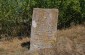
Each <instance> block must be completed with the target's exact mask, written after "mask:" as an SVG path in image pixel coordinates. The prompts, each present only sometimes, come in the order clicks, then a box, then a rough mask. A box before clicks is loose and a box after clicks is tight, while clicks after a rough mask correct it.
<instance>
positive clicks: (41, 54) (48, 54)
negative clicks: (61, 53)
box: [28, 48, 58, 55]
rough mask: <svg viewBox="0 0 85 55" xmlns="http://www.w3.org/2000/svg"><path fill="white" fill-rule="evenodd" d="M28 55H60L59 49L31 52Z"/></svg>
mask: <svg viewBox="0 0 85 55" xmlns="http://www.w3.org/2000/svg"><path fill="white" fill-rule="evenodd" d="M28 55H58V54H57V48H44V49H39V50H35V51H29V54H28Z"/></svg>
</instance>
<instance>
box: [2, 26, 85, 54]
mask: <svg viewBox="0 0 85 55" xmlns="http://www.w3.org/2000/svg"><path fill="white" fill-rule="evenodd" d="M60 37H63V39H64V38H66V39H64V40H66V42H67V48H69V47H70V46H69V45H70V44H68V43H71V41H72V45H75V48H76V51H77V52H78V53H79V54H81V55H84V54H85V48H84V47H85V26H82V25H77V26H73V27H70V28H67V29H62V30H58V32H57V38H59V39H58V43H60V42H61V44H62V43H64V42H65V41H60V40H63V39H62V38H60ZM68 39H69V40H71V41H69V40H68ZM29 41H30V38H23V39H22V40H19V39H17V38H14V39H13V40H12V41H0V55H25V53H27V52H28V51H29V50H28V49H27V48H24V47H21V43H23V42H29ZM60 47H62V45H60ZM62 48H63V47H62ZM59 49H61V48H59Z"/></svg>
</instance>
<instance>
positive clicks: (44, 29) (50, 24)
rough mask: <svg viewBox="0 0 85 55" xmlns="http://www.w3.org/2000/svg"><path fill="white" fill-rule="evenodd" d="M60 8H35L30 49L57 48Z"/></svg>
mask: <svg viewBox="0 0 85 55" xmlns="http://www.w3.org/2000/svg"><path fill="white" fill-rule="evenodd" d="M57 22H58V9H40V8H34V11H33V18H32V27H31V40H30V42H31V45H30V50H38V49H44V48H55V45H56V44H55V43H56V35H57V33H56V32H57Z"/></svg>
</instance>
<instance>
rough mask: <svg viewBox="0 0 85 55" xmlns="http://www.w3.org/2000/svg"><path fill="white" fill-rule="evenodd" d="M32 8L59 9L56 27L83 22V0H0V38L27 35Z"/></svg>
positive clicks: (84, 7)
mask: <svg viewBox="0 0 85 55" xmlns="http://www.w3.org/2000/svg"><path fill="white" fill-rule="evenodd" d="M33 8H57V9H59V19H58V29H63V28H68V27H70V26H72V25H78V24H82V25H84V24H85V0H0V38H4V37H7V38H14V37H19V38H22V37H27V36H29V35H30V30H31V22H32V13H33Z"/></svg>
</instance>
